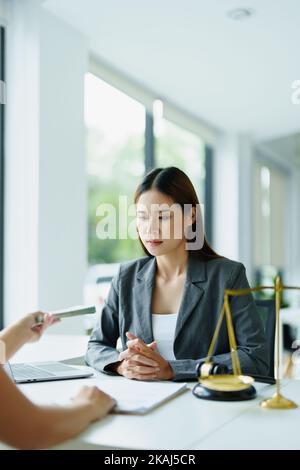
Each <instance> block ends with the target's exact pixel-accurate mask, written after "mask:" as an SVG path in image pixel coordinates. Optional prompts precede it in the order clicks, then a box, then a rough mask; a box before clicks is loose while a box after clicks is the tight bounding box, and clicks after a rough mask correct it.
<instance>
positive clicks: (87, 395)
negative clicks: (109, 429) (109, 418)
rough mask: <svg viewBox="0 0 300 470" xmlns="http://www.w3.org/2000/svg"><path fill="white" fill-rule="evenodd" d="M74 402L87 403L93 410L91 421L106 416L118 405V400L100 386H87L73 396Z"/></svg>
mask: <svg viewBox="0 0 300 470" xmlns="http://www.w3.org/2000/svg"><path fill="white" fill-rule="evenodd" d="M73 404H74V405H75V406H76V405H79V406H82V405H87V406H88V407H89V408H90V410H91V421H96V420H98V419H101V418H103V416H106V415H107V414H108V413H109V412H110V411H111V410H112V409H113V408H114V407H115V406H116V401H115V400H114V399H113V398H112V397H111V396H110V395H107V394H106V393H104V392H102V390H99V388H98V387H95V386H92V387H87V386H85V387H83V388H82V389H81V390H80V391H79V392H78V393H77V395H76V396H75V397H74V398H73Z"/></svg>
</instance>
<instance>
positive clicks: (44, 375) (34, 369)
mask: <svg viewBox="0 0 300 470" xmlns="http://www.w3.org/2000/svg"><path fill="white" fill-rule="evenodd" d="M5 369H6V371H7V372H8V374H9V375H10V376H11V378H12V379H13V381H14V382H15V383H16V384H22V383H32V382H47V381H50V380H67V379H82V378H85V377H91V376H92V375H94V372H93V371H92V370H87V369H80V368H79V367H73V366H69V365H67V364H63V363H62V362H55V361H49V362H32V363H30V364H10V363H8V364H6V366H5Z"/></svg>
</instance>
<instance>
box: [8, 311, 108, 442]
mask: <svg viewBox="0 0 300 470" xmlns="http://www.w3.org/2000/svg"><path fill="white" fill-rule="evenodd" d="M40 315H42V316H43V322H42V323H40V324H36V318H39V317H40ZM55 321H56V320H54V318H53V317H52V316H51V315H49V314H44V313H43V312H36V313H33V314H29V315H27V316H25V317H24V318H22V319H21V320H20V321H18V322H17V323H15V324H14V325H12V326H10V327H9V328H7V329H5V330H3V331H2V332H0V342H1V343H0V347H1V352H2V356H5V357H1V363H2V362H5V361H8V360H9V359H10V357H11V356H12V355H13V354H14V353H15V352H16V351H17V350H18V349H19V348H20V347H21V346H23V345H24V344H25V343H27V342H32V341H36V340H38V339H39V338H40V336H41V335H42V333H43V331H44V330H45V329H46V328H47V327H48V326H50V325H52V324H53V323H55ZM114 406H115V402H114V400H113V399H112V398H111V397H109V396H108V395H106V394H105V393H103V392H101V391H100V390H99V389H98V388H97V387H83V388H82V389H81V390H80V392H79V393H78V394H77V395H76V397H75V398H74V399H73V402H72V403H71V404H70V405H69V406H67V407H54V406H52V407H50V406H49V407H43V406H37V405H34V404H33V403H31V402H30V401H29V400H28V399H27V398H26V397H25V396H24V395H23V394H22V393H21V392H20V391H19V389H18V388H17V387H16V386H15V385H14V383H13V382H12V381H11V379H10V378H9V377H8V375H7V374H6V372H5V371H4V370H3V368H2V367H0V416H1V419H0V441H1V442H4V443H5V444H8V445H10V446H12V447H16V448H21V449H39V448H46V447H52V446H54V445H56V444H59V443H61V442H63V441H65V440H67V439H71V438H72V437H74V436H76V435H77V434H79V433H80V432H81V431H83V430H84V429H85V428H86V427H87V426H88V424H89V423H91V422H92V421H95V420H98V419H101V418H102V417H103V416H105V415H106V414H107V413H108V412H109V411H110V410H111V409H112V408H113V407H114Z"/></svg>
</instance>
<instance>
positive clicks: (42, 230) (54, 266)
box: [5, 0, 87, 333]
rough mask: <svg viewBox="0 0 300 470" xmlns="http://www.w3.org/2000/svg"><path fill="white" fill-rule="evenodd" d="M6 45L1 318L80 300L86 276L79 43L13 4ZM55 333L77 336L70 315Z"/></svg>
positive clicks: (28, 5) (49, 19) (54, 22)
mask: <svg viewBox="0 0 300 470" xmlns="http://www.w3.org/2000/svg"><path fill="white" fill-rule="evenodd" d="M11 8H12V10H11V18H10V23H9V38H10V41H9V44H8V53H9V60H8V103H7V108H8V116H7V128H8V129H7V149H6V156H7V165H6V234H5V235H6V236H5V242H6V245H5V312H6V323H8V322H10V321H12V320H13V319H14V318H17V317H19V316H20V315H21V314H23V313H24V312H26V311H30V310H34V309H36V308H38V307H39V308H42V309H45V310H52V309H57V308H62V307H67V306H70V305H74V304H79V303H82V299H83V279H84V276H85V272H86V250H87V243H86V189H85V178H86V172H85V143H84V134H85V133H84V123H83V104H84V102H83V85H84V81H83V79H84V73H85V72H86V70H87V47H86V43H85V39H84V38H83V37H82V36H81V35H80V34H79V33H77V32H76V31H75V30H74V29H72V28H71V27H69V26H67V25H66V24H64V23H63V22H62V21H61V20H58V19H57V18H55V17H54V16H52V15H51V14H50V13H48V12H46V11H43V9H41V7H40V4H39V2H37V1H35V0H27V1H26V2H23V1H22V0H20V1H19V0H14V1H13V2H12V5H11ZM57 329H58V331H64V330H65V329H67V330H68V332H73V333H76V332H81V323H79V322H78V321H77V322H76V321H73V322H72V321H71V320H70V321H68V322H65V323H64V324H61V325H59V326H58V328H57Z"/></svg>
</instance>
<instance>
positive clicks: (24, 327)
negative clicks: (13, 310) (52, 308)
mask: <svg viewBox="0 0 300 470" xmlns="http://www.w3.org/2000/svg"><path fill="white" fill-rule="evenodd" d="M59 321H60V320H59V319H57V318H54V317H53V316H52V315H50V314H49V313H44V312H34V313H29V314H28V315H26V316H25V317H23V318H21V320H19V321H18V322H17V323H16V327H17V328H18V330H19V331H20V334H21V335H22V336H23V337H24V342H26V343H32V342H34V341H38V340H39V339H40V337H41V336H42V334H43V333H44V331H45V330H46V329H47V328H49V326H51V325H54V324H55V323H57V322H59Z"/></svg>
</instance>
